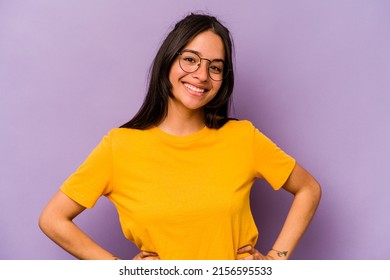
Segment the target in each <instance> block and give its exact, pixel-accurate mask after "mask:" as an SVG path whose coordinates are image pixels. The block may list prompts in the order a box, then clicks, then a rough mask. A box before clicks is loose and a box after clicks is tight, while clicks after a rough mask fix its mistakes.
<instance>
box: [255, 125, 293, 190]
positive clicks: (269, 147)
mask: <svg viewBox="0 0 390 280" xmlns="http://www.w3.org/2000/svg"><path fill="white" fill-rule="evenodd" d="M254 157H255V171H256V176H257V177H258V178H263V179H265V180H266V181H267V182H268V183H269V184H270V185H271V186H272V188H273V189H275V190H278V189H280V188H281V187H282V186H283V185H284V183H285V182H286V181H287V179H288V177H289V176H290V174H291V172H292V170H293V168H294V166H295V159H293V158H292V157H291V156H289V155H288V154H286V153H285V152H284V151H283V150H281V149H280V148H279V147H278V146H277V145H276V144H275V143H273V142H272V141H271V140H270V139H269V138H267V137H266V136H265V135H264V134H262V133H261V132H260V131H259V130H258V129H256V128H254Z"/></svg>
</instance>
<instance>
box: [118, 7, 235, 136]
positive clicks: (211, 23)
mask: <svg viewBox="0 0 390 280" xmlns="http://www.w3.org/2000/svg"><path fill="white" fill-rule="evenodd" d="M207 30H211V31H212V32H214V33H215V34H217V35H218V36H220V37H221V39H222V41H223V44H224V47H225V62H226V63H227V65H228V67H227V68H228V69H227V70H226V71H227V73H226V75H227V76H226V78H225V79H224V80H223V82H222V85H221V87H220V89H219V91H218V93H217V95H216V96H215V97H214V98H213V99H212V100H211V101H210V102H209V103H207V104H206V105H205V106H204V108H203V110H204V122H205V125H206V126H207V127H209V128H220V127H222V126H223V125H224V124H225V123H226V122H227V121H228V120H229V118H228V115H229V109H230V99H231V98H230V97H231V95H232V92H233V87H234V72H233V59H232V56H233V42H232V39H231V36H230V32H229V30H228V29H227V28H226V27H225V26H223V25H222V24H221V23H220V22H219V21H218V20H217V19H216V18H215V17H214V16H210V15H205V14H193V13H191V14H190V15H188V16H186V17H185V18H184V19H182V20H181V21H179V22H178V23H177V24H176V25H175V27H174V29H173V30H172V31H171V32H170V33H169V34H168V36H167V37H166V39H165V40H164V42H163V43H162V45H161V47H160V49H159V51H158V52H157V54H156V57H155V58H154V61H153V64H152V67H151V70H150V73H149V77H150V78H149V89H148V92H147V94H146V97H145V99H144V102H143V104H142V106H141V108H140V109H139V111H138V113H137V114H136V115H135V116H134V117H133V118H132V119H131V120H130V121H129V122H127V123H125V124H123V125H122V126H121V127H123V128H135V129H148V128H150V127H152V126H154V125H158V124H159V123H160V122H162V121H163V120H164V118H165V117H166V115H167V113H168V98H169V97H173V96H172V92H171V90H172V84H171V82H170V81H169V71H170V69H171V66H172V64H173V62H174V60H175V59H176V57H177V53H178V52H179V51H180V50H182V49H183V48H184V46H185V45H187V44H188V43H189V42H190V41H191V40H192V39H193V38H195V37H196V36H197V35H198V34H200V33H202V32H204V31H207Z"/></svg>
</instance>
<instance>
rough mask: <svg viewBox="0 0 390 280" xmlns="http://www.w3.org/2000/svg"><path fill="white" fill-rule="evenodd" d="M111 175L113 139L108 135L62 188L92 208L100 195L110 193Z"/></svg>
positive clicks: (76, 199)
mask: <svg viewBox="0 0 390 280" xmlns="http://www.w3.org/2000/svg"><path fill="white" fill-rule="evenodd" d="M111 177H112V154H111V141H110V137H109V135H106V136H105V137H104V138H103V139H102V141H101V142H100V143H99V144H98V146H97V147H96V148H95V149H94V150H93V151H92V152H91V153H90V154H89V156H88V157H87V159H86V160H85V161H84V162H83V163H82V164H81V165H80V167H79V168H78V169H77V170H76V172H74V173H73V174H72V175H71V176H70V177H69V178H68V179H67V180H66V181H65V182H64V183H63V184H62V186H61V187H60V190H61V191H62V192H63V193H65V194H66V195H67V196H68V197H69V198H71V199H72V200H74V201H76V202H77V203H79V204H81V205H82V206H84V207H87V208H92V207H93V206H94V205H95V203H96V202H97V200H98V199H99V197H100V196H102V195H107V194H108V193H110V191H111V190H110V189H111V181H112V180H111Z"/></svg>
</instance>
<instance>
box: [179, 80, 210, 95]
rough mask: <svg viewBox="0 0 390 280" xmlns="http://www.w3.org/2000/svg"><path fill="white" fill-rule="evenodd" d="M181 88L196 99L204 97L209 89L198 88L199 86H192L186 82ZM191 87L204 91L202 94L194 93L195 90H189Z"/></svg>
mask: <svg viewBox="0 0 390 280" xmlns="http://www.w3.org/2000/svg"><path fill="white" fill-rule="evenodd" d="M183 86H184V88H185V89H186V90H187V92H189V93H190V94H191V95H194V96H198V97H199V96H204V95H205V94H207V92H208V91H209V89H207V88H206V87H203V86H199V85H194V84H192V83H188V82H183ZM191 87H194V88H197V89H200V90H204V91H203V92H201V91H196V90H193V89H191Z"/></svg>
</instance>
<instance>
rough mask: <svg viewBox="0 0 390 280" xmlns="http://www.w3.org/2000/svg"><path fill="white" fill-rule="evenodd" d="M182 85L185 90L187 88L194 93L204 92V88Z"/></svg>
mask: <svg viewBox="0 0 390 280" xmlns="http://www.w3.org/2000/svg"><path fill="white" fill-rule="evenodd" d="M184 85H185V86H186V87H187V88H189V89H190V90H192V91H195V92H199V93H203V92H204V91H205V89H204V88H197V87H194V86H193V85H190V84H184Z"/></svg>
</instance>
